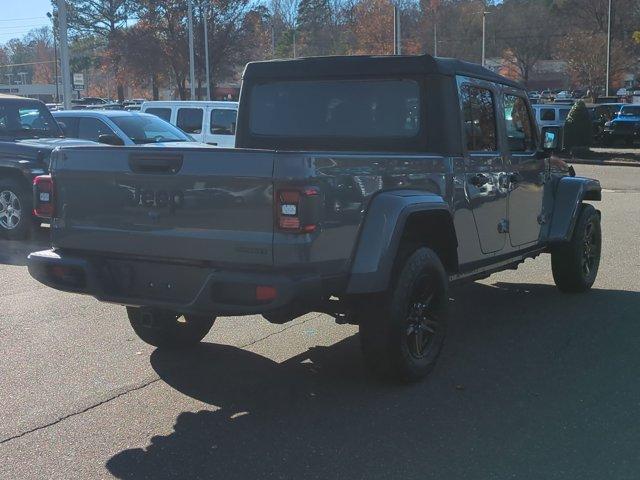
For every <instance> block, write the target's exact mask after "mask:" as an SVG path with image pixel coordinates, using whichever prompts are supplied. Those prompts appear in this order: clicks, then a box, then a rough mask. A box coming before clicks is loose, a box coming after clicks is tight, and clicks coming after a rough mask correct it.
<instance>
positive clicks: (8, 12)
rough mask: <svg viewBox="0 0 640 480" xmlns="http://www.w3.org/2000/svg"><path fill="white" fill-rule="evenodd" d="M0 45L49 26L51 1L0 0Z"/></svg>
mask: <svg viewBox="0 0 640 480" xmlns="http://www.w3.org/2000/svg"><path fill="white" fill-rule="evenodd" d="M0 4H2V6H0V43H5V42H6V41H7V40H10V39H11V38H15V37H23V36H24V35H25V34H26V33H28V32H29V30H31V29H33V28H37V27H41V26H43V25H51V22H50V21H49V19H48V18H47V12H50V11H51V0H0Z"/></svg>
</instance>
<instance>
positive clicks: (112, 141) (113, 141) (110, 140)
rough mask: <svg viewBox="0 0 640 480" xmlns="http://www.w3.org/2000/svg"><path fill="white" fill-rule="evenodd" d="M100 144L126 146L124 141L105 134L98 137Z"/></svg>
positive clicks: (115, 136)
mask: <svg viewBox="0 0 640 480" xmlns="http://www.w3.org/2000/svg"><path fill="white" fill-rule="evenodd" d="M98 142H100V143H104V144H105V145H115V146H117V147H121V146H123V145H124V140H122V139H121V138H120V137H118V136H117V135H114V134H113V133H103V134H102V135H100V136H99V137H98Z"/></svg>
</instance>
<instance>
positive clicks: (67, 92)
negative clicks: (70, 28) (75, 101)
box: [58, 0, 73, 110]
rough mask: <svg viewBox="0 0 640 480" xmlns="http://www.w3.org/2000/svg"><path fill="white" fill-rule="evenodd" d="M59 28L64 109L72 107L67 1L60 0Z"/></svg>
mask: <svg viewBox="0 0 640 480" xmlns="http://www.w3.org/2000/svg"><path fill="white" fill-rule="evenodd" d="M58 28H59V30H60V32H59V33H60V69H61V70H62V95H63V97H64V98H63V103H64V109H65V110H69V109H70V108H71V96H72V95H73V92H72V91H71V67H70V65H69V41H68V39H67V3H66V0H58Z"/></svg>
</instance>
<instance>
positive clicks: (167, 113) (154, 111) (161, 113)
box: [144, 108, 171, 122]
mask: <svg viewBox="0 0 640 480" xmlns="http://www.w3.org/2000/svg"><path fill="white" fill-rule="evenodd" d="M144 113H150V114H151V115H155V116H156V117H160V118H161V119H162V120H164V121H165V122H169V121H171V109H170V108H147V109H146V110H145V111H144Z"/></svg>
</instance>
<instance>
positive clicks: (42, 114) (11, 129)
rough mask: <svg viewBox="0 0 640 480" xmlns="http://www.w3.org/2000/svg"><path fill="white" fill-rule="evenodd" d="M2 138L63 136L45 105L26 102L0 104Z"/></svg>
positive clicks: (0, 133) (0, 134)
mask: <svg viewBox="0 0 640 480" xmlns="http://www.w3.org/2000/svg"><path fill="white" fill-rule="evenodd" d="M0 136H5V137H12V138H43V137H44V138H52V137H62V136H63V135H62V131H61V130H60V127H59V126H58V124H57V123H56V121H55V119H54V118H53V117H52V116H51V113H50V112H49V110H47V108H46V107H45V106H44V105H41V104H40V103H38V102H34V101H28V100H26V101H24V102H21V101H8V102H1V103H0Z"/></svg>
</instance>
